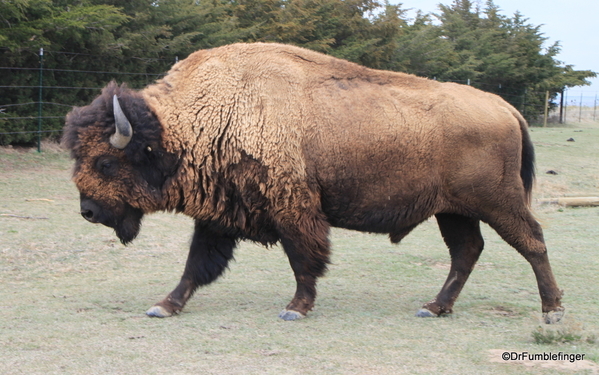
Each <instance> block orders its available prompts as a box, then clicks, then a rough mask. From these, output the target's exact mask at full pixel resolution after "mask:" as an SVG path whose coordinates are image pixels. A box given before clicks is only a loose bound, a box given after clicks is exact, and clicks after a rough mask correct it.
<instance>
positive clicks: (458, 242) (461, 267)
mask: <svg viewBox="0 0 599 375" xmlns="http://www.w3.org/2000/svg"><path fill="white" fill-rule="evenodd" d="M436 217H437V223H438V225H439V229H440V230H441V234H442V236H443V240H444V241H445V243H446V244H447V247H448V248H449V254H450V255H451V268H450V270H449V274H448V275H447V280H446V281H445V284H444V285H443V288H442V289H441V291H440V292H439V294H437V297H435V298H434V299H433V300H431V301H430V302H428V303H425V304H424V305H423V306H422V308H421V309H420V310H419V311H418V312H417V313H416V316H417V317H421V318H426V317H435V316H442V315H445V314H450V313H452V312H453V304H454V302H455V301H456V299H457V298H458V296H459V294H460V292H461V291H462V288H463V287H464V284H465V283H466V281H467V280H468V277H469V276H470V273H471V272H472V269H473V268H474V265H475V264H476V262H477V260H478V258H479V256H480V254H481V252H482V251H483V247H484V241H483V238H482V235H481V233H480V223H479V221H478V220H475V219H471V218H468V217H465V216H461V215H455V214H437V215H436Z"/></svg>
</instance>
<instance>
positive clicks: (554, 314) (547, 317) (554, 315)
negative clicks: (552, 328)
mask: <svg viewBox="0 0 599 375" xmlns="http://www.w3.org/2000/svg"><path fill="white" fill-rule="evenodd" d="M565 312H566V311H565V310H564V308H563V307H560V308H559V310H554V311H549V312H546V313H543V320H544V321H545V324H555V323H558V322H559V321H560V320H562V318H563V317H564V314H565Z"/></svg>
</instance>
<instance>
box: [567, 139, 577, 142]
mask: <svg viewBox="0 0 599 375" xmlns="http://www.w3.org/2000/svg"><path fill="white" fill-rule="evenodd" d="M568 142H576V141H575V140H574V138H568Z"/></svg>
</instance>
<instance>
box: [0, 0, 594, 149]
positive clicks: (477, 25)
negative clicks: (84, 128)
mask: <svg viewBox="0 0 599 375" xmlns="http://www.w3.org/2000/svg"><path fill="white" fill-rule="evenodd" d="M477 4H478V3H474V2H472V1H469V0H454V1H453V2H452V3H451V4H447V5H444V4H439V7H438V12H437V13H435V14H424V13H423V12H421V11H418V12H417V14H416V16H415V17H414V18H412V19H410V18H409V17H408V15H407V8H404V6H403V4H397V5H393V4H390V3H388V2H384V3H381V2H379V1H377V0H128V1H127V2H123V1H117V0H13V1H0V69H1V70H0V133H1V132H10V133H11V134H4V135H1V134H0V143H9V142H28V141H31V140H32V139H33V137H34V136H35V135H34V134H32V133H19V130H23V129H26V128H27V127H28V126H29V128H30V127H31V123H32V121H31V120H28V119H21V120H20V119H19V118H20V117H27V116H32V115H35V111H36V109H35V108H32V107H31V106H22V105H18V104H19V103H28V102H32V101H33V102H36V103H38V104H39V102H43V103H44V104H43V105H44V115H45V116H48V117H56V118H49V119H44V123H43V128H44V129H57V128H60V127H62V119H61V116H64V114H65V113H66V112H67V111H68V107H65V106H64V105H63V106H60V105H52V104H51V103H58V104H68V105H83V104H86V103H88V102H89V101H90V100H91V99H92V98H93V97H94V96H95V95H97V93H98V90H97V88H99V87H102V86H104V85H105V84H106V83H107V82H108V81H109V80H111V79H116V80H117V81H119V82H123V81H126V82H127V83H128V84H129V85H130V86H131V87H134V88H141V87H143V86H145V85H146V84H148V83H150V82H152V81H154V80H155V79H157V78H158V77H159V76H160V75H161V74H164V73H165V72H166V71H167V70H168V69H169V68H170V67H171V66H172V64H173V63H174V62H175V61H176V60H177V59H183V58H185V57H186V56H187V55H189V54H190V53H192V52H193V51H195V50H198V49H203V48H213V47H217V46H221V45H224V44H230V43H234V42H257V41H261V42H279V43H289V44H295V45H298V46H302V47H305V48H310V49H313V50H316V51H320V52H323V53H327V54H330V55H333V56H336V57H340V58H344V59H347V60H350V61H354V62H356V63H359V64H362V65H365V66H368V67H371V68H377V69H388V70H395V71H402V72H407V73H413V74H417V75H419V76H424V77H429V78H432V79H437V80H441V81H455V82H460V83H469V84H471V85H472V86H475V87H478V88H480V89H482V90H485V91H490V92H494V93H496V94H498V95H501V96H502V97H503V98H504V99H506V100H507V101H508V102H510V103H511V104H513V105H514V106H515V107H516V108H518V109H519V110H520V111H521V112H523V113H524V114H525V116H527V117H528V118H529V119H530V118H534V117H535V116H537V115H538V114H539V113H542V111H543V106H544V103H545V92H546V91H549V93H550V100H552V101H554V99H555V98H556V97H557V95H558V93H560V92H562V90H564V89H565V88H567V87H574V86H580V85H585V84H589V82H588V81H587V78H590V77H594V76H595V73H594V72H592V71H589V70H575V69H574V67H573V66H572V65H567V64H565V63H563V62H561V61H558V60H557V59H556V56H557V54H558V53H559V51H560V45H559V43H554V44H552V45H550V46H548V47H547V46H545V45H544V43H545V42H546V40H547V38H546V37H545V36H544V35H543V33H542V31H541V26H538V25H532V24H530V23H528V20H527V19H526V18H525V17H524V16H523V15H522V14H520V13H516V14H514V15H513V16H511V17H509V16H505V15H502V14H501V13H500V6H499V5H496V4H495V3H494V2H493V1H492V0H488V1H486V3H485V5H484V6H480V5H477ZM40 48H44V56H43V61H40V56H39V51H40ZM41 63H42V64H43V68H44V70H43V75H42V77H41V78H42V79H43V86H44V87H46V86H47V87H54V88H55V89H52V90H47V89H44V90H43V91H42V98H41V100H38V96H37V95H38V94H37V93H38V91H39V89H38V88H37V86H38V85H39V80H40V77H39V68H40V64H41ZM9 67H10V68H11V69H7V68H9ZM99 72H101V73H99ZM124 73H131V74H124ZM32 112H33V113H32ZM10 119H12V120H10Z"/></svg>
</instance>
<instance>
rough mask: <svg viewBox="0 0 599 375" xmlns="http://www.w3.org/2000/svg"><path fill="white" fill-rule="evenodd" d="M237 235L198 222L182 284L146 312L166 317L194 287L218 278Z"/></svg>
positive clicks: (183, 300)
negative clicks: (234, 236) (220, 233)
mask: <svg viewBox="0 0 599 375" xmlns="http://www.w3.org/2000/svg"><path fill="white" fill-rule="evenodd" d="M236 244H237V241H236V239H235V238H231V237H227V236H222V235H219V234H217V233H214V232H213V231H210V230H209V229H207V228H205V227H203V226H202V225H200V224H198V223H196V226H195V232H194V234H193V240H192V241H191V246H190V248H189V255H188V257H187V262H186V264H185V271H184V272H183V276H182V277H181V281H180V282H179V285H177V287H176V288H175V289H174V290H173V291H172V292H170V293H169V294H168V296H166V298H165V299H163V300H162V301H160V302H158V303H157V304H156V305H154V306H152V307H151V308H150V309H149V310H148V311H147V312H146V314H147V315H148V316H150V317H157V318H165V317H168V316H171V315H173V314H176V313H178V312H180V311H181V310H182V309H183V307H184V306H185V304H186V303H187V301H188V300H189V298H191V296H192V295H193V293H194V292H195V290H196V289H197V288H198V287H200V286H202V285H207V284H210V283H211V282H213V281H214V280H216V279H217V278H218V277H219V276H220V275H221V274H222V273H223V271H224V270H225V268H227V265H228V264H229V260H231V259H232V258H233V250H234V248H235V245H236Z"/></svg>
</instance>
